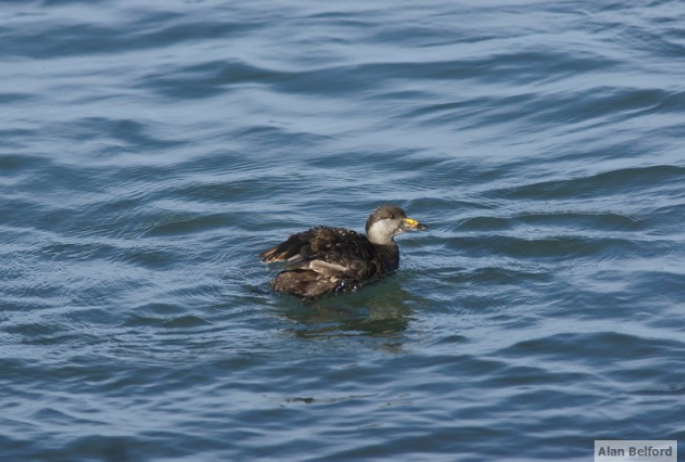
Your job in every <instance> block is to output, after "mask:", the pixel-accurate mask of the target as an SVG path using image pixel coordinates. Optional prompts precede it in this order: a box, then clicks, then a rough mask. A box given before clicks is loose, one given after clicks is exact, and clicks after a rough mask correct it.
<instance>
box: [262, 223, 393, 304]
mask: <svg viewBox="0 0 685 462" xmlns="http://www.w3.org/2000/svg"><path fill="white" fill-rule="evenodd" d="M376 247H377V246H374V245H373V244H371V243H370V242H369V240H368V239H367V238H366V237H365V236H363V235H361V234H359V233H356V232H355V231H352V230H349V229H344V228H329V227H326V226H321V227H317V228H311V229H309V230H307V231H304V232H301V233H297V234H293V235H292V236H290V237H289V238H288V239H287V240H286V241H284V242H282V243H280V244H278V245H276V246H274V247H272V248H271V249H269V250H266V251H265V252H263V253H262V254H261V255H260V257H261V258H262V260H263V261H264V262H267V263H270V262H278V261H282V262H286V263H287V265H286V267H285V270H284V271H282V272H280V273H279V274H278V275H277V276H276V279H275V280H274V282H273V288H274V289H275V290H277V291H279V292H288V293H291V294H294V295H298V296H300V297H306V298H314V297H318V296H320V295H323V294H325V293H335V292H344V291H347V290H353V289H355V288H356V287H358V286H359V285H360V284H361V283H362V282H364V281H366V280H368V279H371V278H374V277H377V276H379V275H380V274H382V273H383V272H386V271H388V270H392V269H395V268H396V267H397V264H398V263H399V254H397V255H396V256H395V255H391V254H392V251H393V250H394V251H395V252H396V251H397V248H396V246H393V247H394V249H384V250H388V251H389V253H388V255H385V253H387V252H383V251H381V252H379V249H378V248H376ZM383 247H385V246H383ZM381 250H383V249H381ZM382 254H383V255H382ZM388 258H389V260H388Z"/></svg>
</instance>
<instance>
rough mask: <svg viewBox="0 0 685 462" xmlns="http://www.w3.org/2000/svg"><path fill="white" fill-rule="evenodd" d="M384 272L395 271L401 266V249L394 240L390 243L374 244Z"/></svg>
mask: <svg viewBox="0 0 685 462" xmlns="http://www.w3.org/2000/svg"><path fill="white" fill-rule="evenodd" d="M373 248H374V249H375V250H376V258H377V259H378V261H379V262H380V263H381V267H382V272H384V273H385V272H388V271H394V270H396V269H397V268H398V267H399V266H400V249H399V247H397V244H396V243H395V241H394V240H391V241H390V243H389V244H373Z"/></svg>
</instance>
